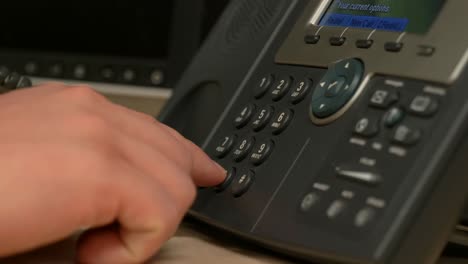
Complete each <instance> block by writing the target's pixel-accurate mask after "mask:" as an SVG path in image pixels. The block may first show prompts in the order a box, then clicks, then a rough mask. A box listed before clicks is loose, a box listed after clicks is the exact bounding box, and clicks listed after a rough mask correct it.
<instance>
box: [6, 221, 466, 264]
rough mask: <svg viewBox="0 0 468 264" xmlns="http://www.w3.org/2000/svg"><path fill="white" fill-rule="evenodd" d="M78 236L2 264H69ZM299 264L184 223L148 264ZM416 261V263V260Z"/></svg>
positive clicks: (448, 262) (448, 261)
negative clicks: (220, 237) (214, 235)
mask: <svg viewBox="0 0 468 264" xmlns="http://www.w3.org/2000/svg"><path fill="white" fill-rule="evenodd" d="M74 247H75V239H73V238H70V239H67V240H65V241H62V242H60V243H57V244H55V245H51V246H48V247H45V248H41V249H38V250H36V251H33V252H28V253H26V254H23V255H19V256H14V257H11V258H7V259H0V263H1V264H33V263H34V264H36V263H38V264H42V263H44V264H69V263H74ZM153 263H154V264H156V263H157V264H206V263H220V264H292V263H294V264H296V263H302V262H300V261H298V260H292V259H285V258H284V257H280V256H277V255H274V253H273V252H268V251H266V250H261V249H259V248H257V247H254V246H251V245H245V244H243V243H240V242H239V241H232V242H230V241H229V240H227V239H226V238H225V237H224V238H223V239H222V240H217V239H216V238H213V237H208V236H206V235H204V234H202V233H200V232H197V231H196V229H195V228H194V227H193V226H191V225H190V226H189V225H183V226H182V227H181V228H180V230H179V232H178V233H177V235H176V236H174V237H173V238H172V239H171V240H169V241H168V242H167V243H166V245H165V246H164V247H163V248H162V250H161V251H160V252H159V253H158V254H156V255H155V256H154V257H153V258H152V259H151V260H150V261H148V263H147V264H153ZM462 263H465V264H466V263H468V260H466V259H455V258H444V259H441V261H440V262H439V263H438V264H462ZM415 264H416V263H415Z"/></svg>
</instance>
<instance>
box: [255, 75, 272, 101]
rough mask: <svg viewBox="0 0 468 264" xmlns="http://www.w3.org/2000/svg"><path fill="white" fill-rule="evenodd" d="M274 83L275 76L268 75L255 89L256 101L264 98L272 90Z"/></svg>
mask: <svg viewBox="0 0 468 264" xmlns="http://www.w3.org/2000/svg"><path fill="white" fill-rule="evenodd" d="M274 81H275V77H274V76H273V75H266V76H264V77H263V78H261V79H260V80H259V81H258V84H257V86H256V87H255V89H254V97H255V98H256V99H260V98H262V97H263V96H264V95H265V93H266V92H267V91H268V90H269V89H270V87H271V85H272V84H273V82H274Z"/></svg>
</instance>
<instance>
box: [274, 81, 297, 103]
mask: <svg viewBox="0 0 468 264" xmlns="http://www.w3.org/2000/svg"><path fill="white" fill-rule="evenodd" d="M291 83H292V78H291V77H282V78H280V79H278V81H277V82H276V83H275V85H274V88H273V90H272V91H271V97H272V99H273V101H279V100H281V98H283V97H284V96H285V95H286V94H287V93H288V91H289V88H290V86H291Z"/></svg>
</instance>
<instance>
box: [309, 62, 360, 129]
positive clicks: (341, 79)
mask: <svg viewBox="0 0 468 264" xmlns="http://www.w3.org/2000/svg"><path fill="white" fill-rule="evenodd" d="M363 73H364V65H363V64H362V62H361V61H360V60H357V59H347V60H341V61H338V62H336V63H335V64H333V65H331V66H330V68H329V69H328V71H327V73H326V74H325V76H324V77H323V78H322V79H321V80H320V82H318V84H317V86H316V88H315V91H314V93H313V95H312V102H311V105H310V111H311V117H312V121H314V122H316V123H320V124H323V123H324V122H323V119H326V118H329V117H331V116H333V115H334V114H336V113H337V112H338V111H340V110H341V109H342V108H343V107H344V106H345V105H346V104H347V103H348V102H349V101H350V100H351V98H353V96H354V94H355V93H356V91H357V89H358V87H359V85H360V83H361V80H362V77H363ZM331 121H333V120H331Z"/></svg>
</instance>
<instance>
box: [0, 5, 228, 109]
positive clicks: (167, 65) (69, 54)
mask: <svg viewBox="0 0 468 264" xmlns="http://www.w3.org/2000/svg"><path fill="white" fill-rule="evenodd" d="M228 2H229V0H190V1H182V0H151V1H149V0H145V1H131V0H114V1H112V2H111V1H94V2H92V1H62V2H55V1H54V2H52V1H37V2H36V1H34V2H33V1H15V2H9V3H7V4H4V5H3V7H2V14H1V16H0V23H1V24H2V25H4V26H3V27H2V31H1V32H0V69H1V68H6V69H8V70H9V71H15V72H18V73H20V74H24V75H27V76H30V77H32V80H33V82H34V83H36V84H37V83H40V82H44V81H49V80H51V79H52V80H59V81H63V82H66V83H87V84H91V85H92V86H93V87H94V88H96V89H97V90H98V91H100V92H102V93H104V94H105V95H107V96H108V97H109V98H110V99H111V100H113V101H115V102H117V103H121V104H124V105H126V106H129V107H132V108H136V109H137V110H140V111H144V112H147V113H150V114H152V115H156V114H157V112H158V111H159V109H160V108H161V107H162V104H163V103H164V101H165V100H166V99H167V98H168V97H169V96H170V95H171V93H172V88H173V87H174V86H175V84H176V83H177V80H178V79H179V77H180V76H181V74H182V73H183V71H184V69H185V68H186V67H187V65H188V63H190V60H191V59H192V57H193V56H194V54H195V53H196V52H197V50H198V48H199V47H200V45H201V44H202V43H203V40H204V39H205V38H206V36H207V35H208V34H209V32H210V30H211V28H212V27H213V26H214V25H215V23H216V21H217V19H218V17H219V16H220V15H221V13H222V11H223V10H224V8H225V7H226V5H227V4H228ZM48 3H49V4H48Z"/></svg>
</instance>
